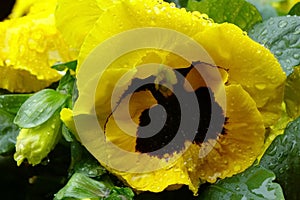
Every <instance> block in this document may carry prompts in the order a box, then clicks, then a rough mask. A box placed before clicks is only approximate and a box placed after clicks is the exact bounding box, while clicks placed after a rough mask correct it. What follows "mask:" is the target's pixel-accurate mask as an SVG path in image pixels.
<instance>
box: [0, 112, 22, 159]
mask: <svg viewBox="0 0 300 200" xmlns="http://www.w3.org/2000/svg"><path fill="white" fill-rule="evenodd" d="M14 117H15V116H14V115H12V114H11V113H8V112H6V111H5V110H3V109H0V155H6V154H9V153H11V152H13V151H14V149H15V144H16V137H17V136H18V134H19V128H18V127H17V126H16V125H15V124H14V123H13V122H14Z"/></svg>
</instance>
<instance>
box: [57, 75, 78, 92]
mask: <svg viewBox="0 0 300 200" xmlns="http://www.w3.org/2000/svg"><path fill="white" fill-rule="evenodd" d="M74 84H75V77H74V76H72V75H71V73H70V70H68V71H67V72H66V74H65V75H64V76H63V77H62V78H61V79H60V81H59V85H58V87H57V89H56V90H57V91H59V92H60V93H62V94H66V95H70V96H71V95H72V93H73V88H74Z"/></svg>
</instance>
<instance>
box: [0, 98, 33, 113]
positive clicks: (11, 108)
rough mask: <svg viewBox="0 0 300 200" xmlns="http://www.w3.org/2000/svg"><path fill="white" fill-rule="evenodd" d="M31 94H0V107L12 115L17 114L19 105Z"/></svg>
mask: <svg viewBox="0 0 300 200" xmlns="http://www.w3.org/2000/svg"><path fill="white" fill-rule="evenodd" d="M30 96H31V94H5V95H0V109H2V110H5V111H6V112H9V113H11V114H13V115H15V114H17V112H18V110H19V109H20V107H21V105H22V104H23V103H24V102H25V101H26V100H27V99H28V98H29V97H30Z"/></svg>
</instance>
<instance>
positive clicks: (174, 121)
mask: <svg viewBox="0 0 300 200" xmlns="http://www.w3.org/2000/svg"><path fill="white" fill-rule="evenodd" d="M192 67H193V66H191V67H189V68H185V69H178V70H177V71H179V73H180V74H182V75H183V76H186V75H187V74H188V73H189V71H190V70H191V69H192ZM177 79H178V82H177V84H176V85H175V86H174V93H175V94H176V90H178V91H180V92H184V96H185V98H192V97H191V95H192V93H194V94H196V97H197V100H198V106H199V110H200V120H199V118H198V119H195V118H192V117H191V118H190V119H187V120H188V121H189V122H188V123H190V124H197V125H198V126H197V127H198V128H197V129H195V130H193V129H191V128H190V127H188V126H186V128H183V129H179V126H180V124H181V123H182V119H181V110H184V111H185V112H186V111H187V112H189V113H191V116H194V115H193V113H192V112H195V110H197V109H195V108H193V107H192V106H191V105H190V104H181V105H180V103H179V101H178V99H177V98H176V96H175V94H174V93H173V94H172V95H170V96H167V97H165V96H164V95H163V94H162V93H161V92H160V91H159V90H156V89H155V84H147V85H145V87H143V88H142V89H143V90H149V91H151V93H152V95H153V96H154V98H155V99H156V100H157V102H158V104H160V105H161V106H163V107H164V109H165V111H166V114H167V116H166V123H165V124H164V126H163V128H162V129H161V130H160V131H159V132H158V133H157V134H155V135H153V136H150V137H146V138H145V136H147V135H150V132H151V130H149V133H147V132H145V131H147V129H143V128H142V127H144V126H147V125H149V124H150V123H151V119H150V116H149V109H146V110H144V111H143V112H142V114H141V116H140V128H138V131H137V139H136V151H137V152H141V153H147V154H149V155H151V156H157V157H163V156H164V155H165V154H170V155H171V154H173V153H174V152H180V151H182V150H183V149H184V145H185V142H186V141H188V140H189V141H191V139H190V138H191V137H190V134H195V135H196V136H195V137H194V139H193V140H192V141H191V142H193V143H195V144H199V145H200V144H201V143H203V142H204V140H206V139H216V138H217V136H218V135H219V134H223V132H224V133H225V130H224V129H223V124H224V113H223V110H222V108H221V107H220V106H219V105H218V103H217V102H216V101H215V99H214V95H213V92H212V91H211V89H210V88H208V87H200V88H198V89H197V90H196V91H193V92H187V91H185V90H184V88H183V82H184V79H183V77H179V76H177ZM139 84H140V83H139ZM180 106H181V107H180ZM152 109H153V108H152ZM212 109H213V110H212ZM212 114H213V120H214V121H213V122H211V119H212ZM157 117H160V116H157ZM155 121H156V120H153V121H152V123H153V122H154V123H155ZM151 125H152V126H153V124H151ZM154 126H155V124H154ZM142 131H143V132H142ZM139 136H143V137H139ZM174 139H176V140H175V141H174Z"/></svg>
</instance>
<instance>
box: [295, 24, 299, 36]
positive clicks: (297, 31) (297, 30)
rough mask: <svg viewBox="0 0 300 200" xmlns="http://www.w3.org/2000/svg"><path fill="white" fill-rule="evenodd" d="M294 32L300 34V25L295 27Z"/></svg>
mask: <svg viewBox="0 0 300 200" xmlns="http://www.w3.org/2000/svg"><path fill="white" fill-rule="evenodd" d="M294 34H296V35H297V34H300V26H297V27H296V28H295V32H294Z"/></svg>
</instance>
